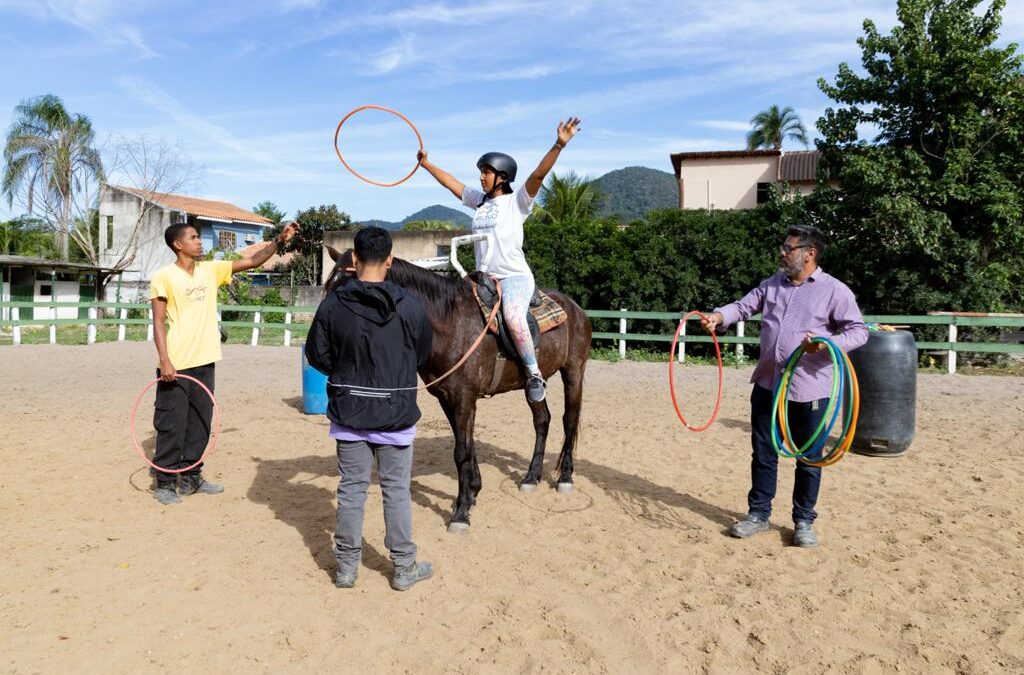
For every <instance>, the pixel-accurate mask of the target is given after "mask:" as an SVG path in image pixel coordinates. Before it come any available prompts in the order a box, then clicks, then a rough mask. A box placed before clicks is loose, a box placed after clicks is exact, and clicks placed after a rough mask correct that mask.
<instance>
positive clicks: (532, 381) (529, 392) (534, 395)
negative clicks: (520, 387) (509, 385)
mask: <svg viewBox="0 0 1024 675" xmlns="http://www.w3.org/2000/svg"><path fill="white" fill-rule="evenodd" d="M547 387H548V385H547V383H546V382H544V378H543V377H541V376H540V375H530V377H529V379H528V380H526V400H528V401H529V402H530V403H540V402H541V401H543V400H544V397H545V396H547Z"/></svg>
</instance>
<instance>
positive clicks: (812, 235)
mask: <svg viewBox="0 0 1024 675" xmlns="http://www.w3.org/2000/svg"><path fill="white" fill-rule="evenodd" d="M786 236H787V237H796V238H797V239H799V240H800V245H809V246H810V247H811V248H813V249H814V250H816V251H817V252H818V258H819V259H820V258H821V256H823V255H825V247H826V246H827V245H828V243H827V242H826V240H825V233H824V232H822V231H821V230H819V229H818V228H816V227H815V226H814V225H790V226H789V227H788V228H787V229H786Z"/></svg>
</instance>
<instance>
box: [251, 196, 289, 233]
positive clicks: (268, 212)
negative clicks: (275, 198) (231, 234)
mask: <svg viewBox="0 0 1024 675" xmlns="http://www.w3.org/2000/svg"><path fill="white" fill-rule="evenodd" d="M252 212H253V213H256V214H258V215H261V216H263V217H264V218H267V219H268V220H271V221H273V223H274V225H275V226H276V225H281V221H282V220H284V217H285V215H286V214H285V212H284V211H282V210H281V209H279V208H277V204H275V203H274V202H272V201H269V200H264V201H262V202H260V203H259V204H257V205H256V206H254V207H253V209H252ZM277 229H278V231H280V230H282V229H284V228H283V226H282V227H279V228H277ZM269 233H270V230H267V232H265V233H264V235H265V236H264V237H263V239H264V241H270V239H272V238H273V237H270V236H266V235H269ZM274 236H275V237H276V236H277V234H275V235H274Z"/></svg>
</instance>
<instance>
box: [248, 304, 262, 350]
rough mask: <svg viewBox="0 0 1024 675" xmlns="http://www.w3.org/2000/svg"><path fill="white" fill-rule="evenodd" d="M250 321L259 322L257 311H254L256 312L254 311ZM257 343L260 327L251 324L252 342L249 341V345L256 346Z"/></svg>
mask: <svg viewBox="0 0 1024 675" xmlns="http://www.w3.org/2000/svg"><path fill="white" fill-rule="evenodd" d="M252 322H253V323H259V322H260V313H259V312H256V313H255V314H254V315H253V320H252ZM259 343H260V329H259V328H257V327H255V326H253V328H252V342H251V343H250V344H251V345H252V346H253V347H255V346H256V345H258V344H259Z"/></svg>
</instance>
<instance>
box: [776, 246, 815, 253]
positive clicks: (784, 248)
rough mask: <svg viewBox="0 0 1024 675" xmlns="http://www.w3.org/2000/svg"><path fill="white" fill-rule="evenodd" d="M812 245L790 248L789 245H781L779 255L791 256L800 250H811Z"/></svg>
mask: <svg viewBox="0 0 1024 675" xmlns="http://www.w3.org/2000/svg"><path fill="white" fill-rule="evenodd" d="M810 246H811V245H810V244H797V245H796V246H790V245H789V244H779V253H782V254H783V255H789V254H790V253H792V252H793V251H795V250H797V249H798V248H810Z"/></svg>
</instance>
